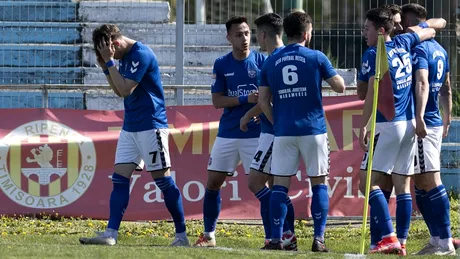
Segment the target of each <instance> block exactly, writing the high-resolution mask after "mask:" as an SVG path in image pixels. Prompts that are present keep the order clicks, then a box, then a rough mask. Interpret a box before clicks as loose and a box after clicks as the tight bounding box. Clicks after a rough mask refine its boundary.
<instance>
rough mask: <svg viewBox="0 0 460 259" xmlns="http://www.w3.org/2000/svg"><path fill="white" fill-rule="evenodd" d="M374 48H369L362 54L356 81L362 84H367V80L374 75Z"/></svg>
mask: <svg viewBox="0 0 460 259" xmlns="http://www.w3.org/2000/svg"><path fill="white" fill-rule="evenodd" d="M375 56H376V52H375V48H369V49H367V50H366V52H364V54H363V58H362V63H361V69H360V70H359V72H358V79H359V80H361V81H363V82H369V79H370V78H371V77H373V76H374V75H375Z"/></svg>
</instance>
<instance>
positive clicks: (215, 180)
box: [206, 171, 227, 191]
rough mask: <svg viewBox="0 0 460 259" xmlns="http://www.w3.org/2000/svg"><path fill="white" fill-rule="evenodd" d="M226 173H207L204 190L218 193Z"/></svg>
mask: <svg viewBox="0 0 460 259" xmlns="http://www.w3.org/2000/svg"><path fill="white" fill-rule="evenodd" d="M226 177H227V173H223V172H215V171H208V181H207V183H206V188H207V189H208V190H212V191H218V190H220V188H221V187H222V185H223V184H224V182H225V178H226Z"/></svg>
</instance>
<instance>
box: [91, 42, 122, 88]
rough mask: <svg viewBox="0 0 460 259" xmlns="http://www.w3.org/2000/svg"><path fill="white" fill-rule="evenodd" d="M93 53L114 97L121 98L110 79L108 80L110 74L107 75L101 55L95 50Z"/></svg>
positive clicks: (107, 71)
mask: <svg viewBox="0 0 460 259" xmlns="http://www.w3.org/2000/svg"><path fill="white" fill-rule="evenodd" d="M94 51H95V52H96V58H97V63H98V64H99V66H100V67H101V68H102V71H104V74H105V78H106V79H107V82H108V83H109V86H110V88H112V90H113V91H114V92H115V94H116V95H118V96H119V97H121V94H120V93H119V92H118V90H117V88H116V87H115V85H114V84H113V81H112V78H110V73H109V70H108V69H107V66H106V65H105V62H104V59H103V58H102V56H101V54H99V51H98V50H97V49H95V50H94Z"/></svg>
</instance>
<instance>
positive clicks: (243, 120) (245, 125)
mask: <svg viewBox="0 0 460 259" xmlns="http://www.w3.org/2000/svg"><path fill="white" fill-rule="evenodd" d="M250 121H251V118H248V116H246V114H245V115H244V116H243V117H241V119H240V130H241V131H243V132H246V131H248V123H249V122H250Z"/></svg>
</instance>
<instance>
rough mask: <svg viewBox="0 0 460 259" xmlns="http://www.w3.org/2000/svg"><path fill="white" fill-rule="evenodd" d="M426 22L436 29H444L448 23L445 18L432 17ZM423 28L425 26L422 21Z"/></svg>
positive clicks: (429, 26)
mask: <svg viewBox="0 0 460 259" xmlns="http://www.w3.org/2000/svg"><path fill="white" fill-rule="evenodd" d="M425 23H426V25H427V26H428V28H433V29H435V30H441V29H444V28H445V27H446V25H447V21H446V20H445V19H443V18H431V19H428V20H426V21H425ZM422 28H424V27H423V23H422Z"/></svg>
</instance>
